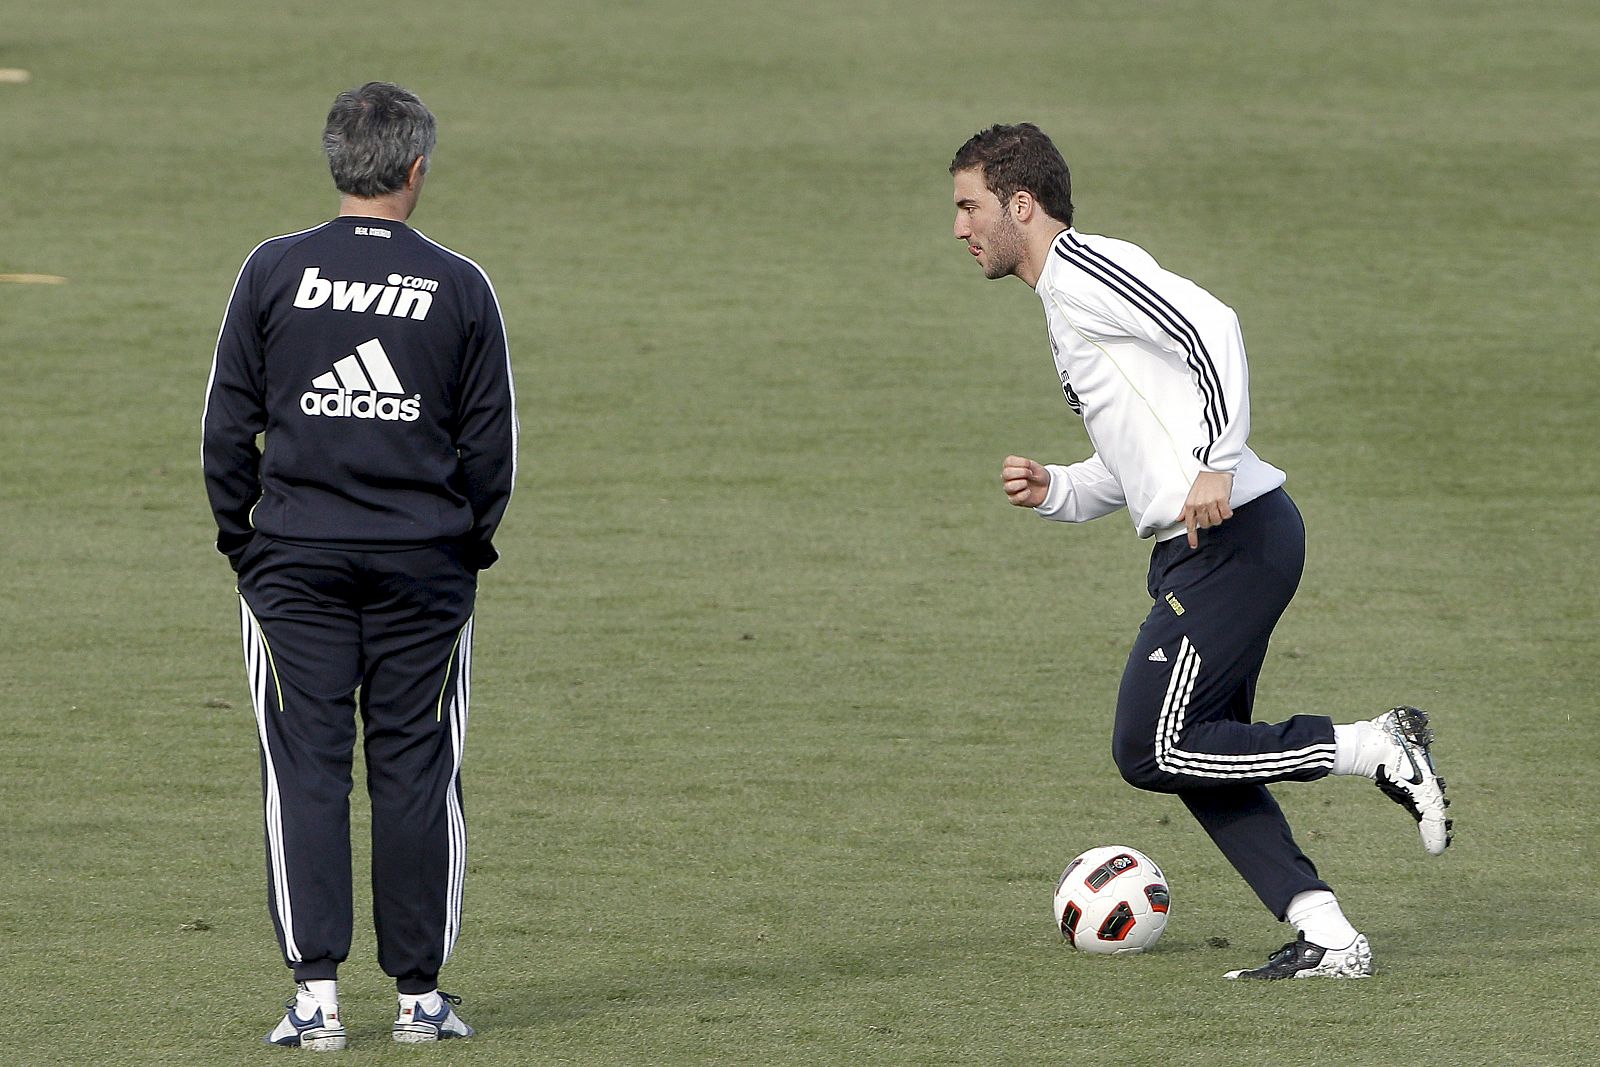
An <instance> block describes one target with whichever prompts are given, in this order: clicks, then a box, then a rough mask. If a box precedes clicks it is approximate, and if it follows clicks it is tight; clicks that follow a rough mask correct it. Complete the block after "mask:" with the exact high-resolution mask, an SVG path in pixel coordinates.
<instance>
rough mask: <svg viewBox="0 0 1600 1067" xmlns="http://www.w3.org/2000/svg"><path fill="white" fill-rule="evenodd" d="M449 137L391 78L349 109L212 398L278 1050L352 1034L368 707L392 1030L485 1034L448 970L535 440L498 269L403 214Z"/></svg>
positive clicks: (407, 1037) (228, 343) (220, 526)
mask: <svg viewBox="0 0 1600 1067" xmlns="http://www.w3.org/2000/svg"><path fill="white" fill-rule="evenodd" d="M435 136H436V135H435V125H434V119H433V116H432V114H430V113H429V112H428V110H427V108H425V107H424V106H423V105H422V103H421V101H420V100H418V99H417V98H416V97H415V96H413V95H412V94H410V93H409V92H407V91H406V90H404V89H401V88H399V87H398V86H394V85H388V84H385V83H369V84H368V85H365V86H362V87H361V88H360V89H357V90H352V91H350V92H347V93H344V94H341V95H340V96H339V97H338V99H337V100H335V102H334V106H333V109H332V111H331V112H330V113H329V116H328V123H327V127H326V129H325V131H324V137H323V141H324V147H325V148H326V150H327V153H328V158H329V163H330V168H331V170H332V172H333V177H334V182H335V185H336V186H337V187H338V188H339V190H340V193H341V194H342V199H341V202H340V214H339V216H338V217H337V218H335V219H333V220H332V221H330V222H326V223H323V224H322V225H320V226H315V227H312V228H311V229H308V230H304V231H301V232H299V233H294V234H290V235H288V236H284V237H276V238H273V239H271V240H269V241H266V242H265V243H263V244H262V245H260V246H259V247H257V248H256V249H255V250H254V251H253V252H251V254H250V256H249V257H248V258H247V259H246V260H245V263H244V267H243V269H242V270H241V271H240V273H239V277H238V280H237V282H236V283H235V285H234V290H233V295H232V298H231V299H230V301H229V304H228V310H227V315H226V318H225V319H224V321H223V324H222V330H221V334H220V336H219V338H218V341H217V350H216V358H215V363H214V365H213V367H212V372H211V381H210V385H209V387H208V392H207V398H206V408H205V416H204V446H203V459H204V467H205V478H206V488H207V492H208V495H209V497H210V502H211V508H212V511H213V513H214V515H215V517H216V523H217V530H218V534H217V548H218V549H219V550H220V551H222V552H223V553H224V554H226V555H227V557H228V560H229V562H230V563H231V564H232V565H233V568H234V570H235V571H236V572H237V574H238V588H239V598H240V616H241V621H242V627H243V634H244V651H245V663H246V668H247V672H248V676H249V683H250V690H251V700H252V703H253V704H254V708H255V714H256V719H257V724H258V733H259V739H260V745H261V767H262V783H263V791H264V794H265V809H266V839H267V859H268V902H269V906H270V911H271V914H272V920H273V924H274V927H275V928H276V931H277V935H278V940H279V944H280V946H281V948H282V950H283V955H284V959H285V960H286V962H287V963H288V964H289V966H290V967H291V968H292V969H293V971H294V976H295V979H296V982H297V993H296V998H295V1000H293V1001H291V1002H290V1004H289V1005H288V1008H289V1011H288V1012H287V1014H285V1016H284V1018H283V1021H282V1022H280V1023H279V1025H278V1026H277V1028H275V1029H274V1030H273V1031H272V1032H271V1033H270V1034H268V1036H267V1041H268V1042H269V1043H272V1044H282V1045H294V1046H301V1047H306V1048H316V1049H335V1048H343V1047H344V1045H345V1030H344V1026H343V1022H342V1020H341V1019H340V1016H339V1010H338V992H337V984H336V972H337V969H338V966H339V964H340V963H341V962H343V961H344V959H345V958H346V956H347V955H348V954H349V951H350V939H351V926H352V914H351V913H352V892H351V873H350V862H351V861H350V816H349V793H350V789H351V767H352V756H353V747H354V744H355V738H356V726H355V716H356V714H357V713H358V712H359V714H360V717H361V721H362V726H363V734H364V747H365V756H366V763H367V789H368V793H369V795H370V797H371V803H372V882H373V910H374V924H375V927H376V932H377V938H378V958H379V962H380V964H381V965H382V966H383V969H384V970H385V972H387V973H388V974H389V975H391V976H393V977H394V978H395V980H396V985H397V988H398V991H399V994H400V1015H399V1018H398V1019H397V1020H396V1022H395V1025H394V1031H393V1036H394V1038H395V1040H397V1041H405V1042H413V1041H431V1040H437V1039H439V1038H449V1037H465V1036H468V1035H470V1034H471V1032H472V1031H471V1028H469V1027H468V1026H467V1025H466V1024H465V1023H464V1022H462V1021H461V1019H460V1017H459V1016H457V1015H456V1014H455V1012H454V1011H453V1010H452V1008H451V1004H453V1003H457V1002H458V1001H456V1000H455V998H449V997H448V994H444V995H441V994H440V993H439V992H438V975H439V971H440V969H441V968H442V967H443V965H444V963H445V961H446V960H447V959H448V958H449V955H450V951H451V949H452V947H453V946H454V943H455V940H456V935H457V933H458V932H459V930H460V922H461V890H462V880H463V876H464V874H465V870H466V832H465V825H464V822H463V818H462V807H461V784H460V770H461V758H462V751H463V745H464V742H465V738H466V726H467V713H468V698H469V695H470V692H471V684H470V679H471V664H472V620H473V604H474V598H475V595H476V589H477V574H478V572H479V571H480V570H482V569H483V568H485V567H487V566H489V565H490V564H492V563H493V562H494V560H495V558H496V553H495V549H494V547H493V537H494V533H495V528H496V526H497V525H498V524H499V522H500V519H501V516H502V515H503V514H504V512H505V508H506V504H507V502H508V501H509V499H510V496H511V489H512V482H513V480H514V475H515V466H516V435H517V426H516V415H515V411H514V403H513V391H512V381H511V368H510V362H509V358H508V355H507V349H506V340H505V332H504V328H503V324H502V321H501V315H500V308H499V305H498V302H497V300H496V298H495V294H494V289H493V287H492V286H491V285H490V282H489V279H488V277H487V276H486V275H485V274H484V272H483V271H482V269H481V268H479V267H478V266H477V265H476V264H475V263H473V262H472V261H471V260H469V259H466V258H464V257H462V256H460V255H457V254H456V253H454V252H452V251H450V250H449V249H446V248H444V247H443V246H441V245H439V244H436V243H435V242H433V241H431V240H429V239H428V238H426V237H424V236H423V235H422V234H420V233H418V232H417V231H416V230H413V229H411V228H409V227H408V226H407V225H406V219H408V218H409V217H410V215H411V212H412V210H413V209H414V208H415V206H416V201H417V197H418V195H419V194H420V192H421V188H422V184H423V179H424V176H425V175H426V173H427V165H428V159H429V157H430V156H431V155H432V153H433V147H434V143H435ZM258 435H264V437H263V438H262V440H263V442H264V447H263V448H262V449H260V450H258V447H257V436H258Z"/></svg>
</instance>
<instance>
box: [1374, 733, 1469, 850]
mask: <svg viewBox="0 0 1600 1067" xmlns="http://www.w3.org/2000/svg"><path fill="white" fill-rule="evenodd" d="M1372 725H1373V726H1374V727H1375V728H1376V729H1378V730H1381V731H1382V732H1383V733H1384V735H1385V737H1386V738H1387V741H1388V746H1389V752H1388V753H1387V754H1385V756H1384V757H1383V762H1382V764H1381V765H1380V766H1379V767H1378V773H1377V781H1378V788H1379V789H1381V790H1383V792H1384V793H1385V794H1386V795H1387V796H1388V797H1389V799H1391V800H1393V801H1394V802H1395V803H1396V804H1399V805H1400V806H1401V807H1402V808H1405V809H1406V811H1408V812H1410V813H1411V817H1412V818H1413V819H1415V820H1417V828H1418V830H1419V831H1420V832H1421V834H1422V847H1423V848H1425V849H1427V850H1428V852H1429V854H1430V855H1434V856H1437V855H1439V854H1440V853H1441V852H1443V851H1444V850H1445V849H1446V848H1448V847H1450V828H1451V825H1452V823H1451V820H1450V819H1448V818H1446V817H1445V810H1444V809H1446V808H1448V807H1449V806H1450V802H1449V801H1448V800H1446V799H1445V796H1444V779H1443V778H1441V777H1439V772H1438V771H1437V770H1436V769H1435V767H1434V765H1433V755H1432V753H1431V751H1430V747H1431V746H1432V744H1433V731H1432V730H1431V729H1429V728H1428V713H1427V712H1425V711H1422V710H1421V709H1419V708H1411V707H1398V708H1393V709H1391V710H1389V711H1386V712H1384V713H1383V714H1382V715H1379V716H1378V717H1377V718H1376V719H1373V720H1372Z"/></svg>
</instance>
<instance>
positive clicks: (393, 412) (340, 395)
mask: <svg viewBox="0 0 1600 1067" xmlns="http://www.w3.org/2000/svg"><path fill="white" fill-rule="evenodd" d="M300 410H301V411H303V412H305V413H306V414H307V415H326V416H328V417H329V418H335V419H340V418H343V419H379V420H381V421H383V422H416V421H417V419H418V418H420V417H421V415H422V398H421V397H420V396H413V397H408V398H407V399H405V400H401V399H400V398H399V397H397V396H379V395H378V394H377V393H352V392H348V391H346V390H344V389H341V390H339V391H338V392H336V393H317V392H313V391H311V390H309V389H308V390H306V391H305V392H303V393H301V394H300Z"/></svg>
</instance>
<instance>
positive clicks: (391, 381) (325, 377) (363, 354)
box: [300, 337, 422, 422]
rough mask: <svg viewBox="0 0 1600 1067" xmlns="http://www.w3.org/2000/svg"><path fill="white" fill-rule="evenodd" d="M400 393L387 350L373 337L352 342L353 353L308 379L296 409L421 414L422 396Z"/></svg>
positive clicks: (378, 415)
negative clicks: (325, 370)
mask: <svg viewBox="0 0 1600 1067" xmlns="http://www.w3.org/2000/svg"><path fill="white" fill-rule="evenodd" d="M319 389H321V390H325V391H324V392H317V391H316V390H319ZM404 393H405V387H404V386H402V385H401V384H400V379H399V377H398V376H397V375H396V374H395V372H394V365H393V364H391V363H390V362H389V354H388V353H387V352H385V351H384V350H383V345H382V344H381V343H380V342H379V341H378V339H377V338H376V337H374V338H373V339H372V340H370V341H363V342H361V343H360V344H359V345H356V350H355V353H354V354H352V355H348V356H345V357H344V358H343V359H341V360H340V361H339V362H337V363H335V364H334V365H333V369H332V370H331V371H329V372H328V373H326V374H319V375H317V376H316V377H315V378H313V379H311V388H310V389H307V390H306V391H305V392H303V393H301V394H300V410H301V411H303V412H305V413H306V414H307V415H325V416H327V417H328V418H332V419H378V420H380V421H383V422H416V421H417V419H418V418H420V417H421V415H422V398H421V397H420V396H413V397H408V398H407V399H405V400H401V399H400V396H402V395H404Z"/></svg>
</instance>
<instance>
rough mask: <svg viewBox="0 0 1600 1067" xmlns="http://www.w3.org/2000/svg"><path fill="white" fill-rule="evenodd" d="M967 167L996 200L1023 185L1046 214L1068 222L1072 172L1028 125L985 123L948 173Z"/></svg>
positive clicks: (1040, 133) (1006, 198)
mask: <svg viewBox="0 0 1600 1067" xmlns="http://www.w3.org/2000/svg"><path fill="white" fill-rule="evenodd" d="M973 168H977V169H978V170H980V171H981V172H982V173H983V183H984V185H986V186H988V188H989V191H990V192H991V193H993V194H994V195H995V196H996V197H997V198H998V199H999V200H1000V202H1001V203H1002V204H1004V203H1007V202H1009V201H1010V199H1011V197H1012V195H1013V194H1015V193H1016V191H1017V190H1018V189H1026V190H1028V192H1030V193H1032V194H1033V198H1034V199H1035V200H1037V201H1038V202H1039V206H1041V207H1043V208H1044V209H1045V211H1046V212H1048V213H1049V215H1050V217H1051V218H1053V219H1055V220H1057V221H1058V222H1064V223H1066V224H1067V225H1068V226H1071V225H1072V173H1071V172H1070V171H1069V170H1067V161H1066V160H1064V159H1062V158H1061V153H1060V152H1059V151H1057V150H1056V146H1055V143H1054V142H1052V141H1051V140H1050V138H1049V137H1047V136H1045V134H1044V131H1043V130H1041V129H1039V127H1037V126H1035V125H1034V124H1033V123H1031V122H1021V123H1018V124H1017V125H1015V126H990V127H989V128H988V129H987V130H984V131H982V132H981V133H975V134H973V135H972V136H971V137H970V138H969V139H968V140H967V143H966V144H964V145H962V146H961V150H960V151H959V152H957V153H956V158H955V159H953V160H951V161H950V173H951V174H955V173H958V172H960V171H963V170H972V169H973Z"/></svg>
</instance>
